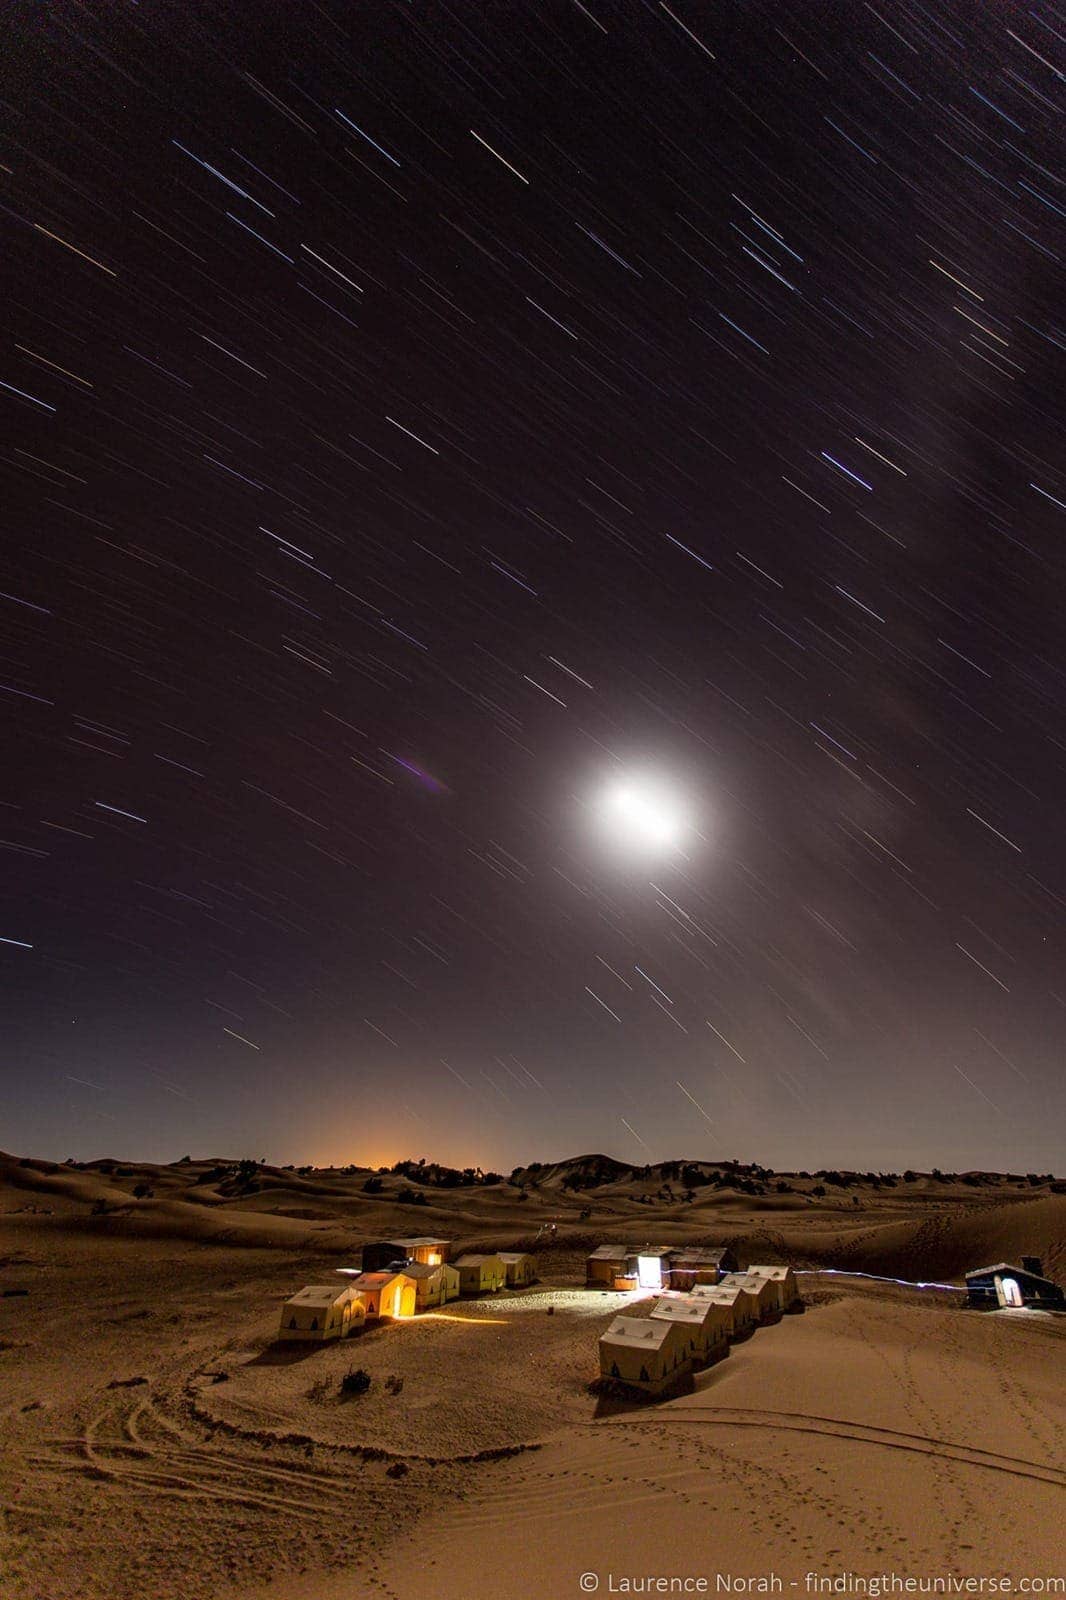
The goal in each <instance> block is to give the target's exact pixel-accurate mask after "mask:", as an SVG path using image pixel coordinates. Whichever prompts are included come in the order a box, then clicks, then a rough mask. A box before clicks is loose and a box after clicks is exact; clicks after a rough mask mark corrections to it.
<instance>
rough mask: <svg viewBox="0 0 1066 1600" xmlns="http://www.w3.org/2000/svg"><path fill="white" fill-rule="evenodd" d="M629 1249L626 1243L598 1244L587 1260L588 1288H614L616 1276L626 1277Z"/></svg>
mask: <svg viewBox="0 0 1066 1600" xmlns="http://www.w3.org/2000/svg"><path fill="white" fill-rule="evenodd" d="M628 1256H629V1251H628V1250H627V1248H626V1246H625V1245H624V1244H601V1245H597V1247H596V1249H595V1250H593V1252H592V1254H591V1255H590V1256H589V1257H588V1259H587V1260H586V1262H585V1287H586V1288H587V1289H613V1288H614V1286H615V1279H616V1278H624V1277H625V1271H626V1261H627V1259H628Z"/></svg>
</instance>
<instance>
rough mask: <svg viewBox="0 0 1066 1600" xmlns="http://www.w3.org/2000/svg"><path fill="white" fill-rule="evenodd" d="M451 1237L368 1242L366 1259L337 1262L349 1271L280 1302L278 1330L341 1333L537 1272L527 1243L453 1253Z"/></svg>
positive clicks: (305, 1337) (294, 1337)
mask: <svg viewBox="0 0 1066 1600" xmlns="http://www.w3.org/2000/svg"><path fill="white" fill-rule="evenodd" d="M450 1254H451V1241H450V1240H448V1239H428V1238H418V1239H389V1240H382V1241H378V1242H375V1243H373V1244H367V1245H364V1246H363V1264H362V1266H361V1267H338V1269H337V1271H338V1272H339V1273H340V1274H341V1275H342V1276H344V1277H348V1278H350V1279H351V1281H350V1282H349V1283H346V1284H344V1285H342V1286H338V1285H337V1284H335V1283H334V1284H310V1285H308V1286H307V1287H306V1288H304V1289H301V1290H300V1291H299V1292H298V1293H297V1294H294V1295H292V1296H291V1297H290V1298H289V1299H288V1300H286V1301H285V1302H284V1304H283V1305H282V1308H281V1318H280V1325H279V1328H278V1338H279V1340H283V1341H285V1342H290V1341H292V1342H307V1341H317V1342H321V1341H323V1340H328V1339H343V1338H346V1337H347V1336H348V1335H349V1334H351V1333H356V1332H358V1331H359V1329H360V1328H361V1327H362V1326H363V1324H364V1323H365V1322H367V1321H368V1320H371V1319H375V1318H381V1317H389V1318H397V1319H399V1318H405V1317H413V1316H416V1315H417V1314H418V1313H419V1312H420V1311H432V1310H434V1309H435V1308H436V1307H438V1306H443V1305H446V1304H447V1303H448V1301H450V1300H457V1299H458V1298H459V1297H460V1295H480V1294H494V1293H495V1292H496V1291H497V1290H499V1289H504V1288H508V1289H521V1288H525V1287H526V1286H527V1285H528V1284H530V1283H533V1282H534V1281H535V1280H536V1276H537V1261H536V1257H535V1256H532V1255H530V1254H529V1253H528V1252H527V1251H525V1250H501V1251H497V1252H495V1253H493V1254H471V1255H463V1256H459V1257H458V1258H457V1260H455V1261H454V1262H453V1261H450V1260H449V1259H448V1258H449V1256H450Z"/></svg>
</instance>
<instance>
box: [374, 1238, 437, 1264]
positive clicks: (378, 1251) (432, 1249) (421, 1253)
mask: <svg viewBox="0 0 1066 1600" xmlns="http://www.w3.org/2000/svg"><path fill="white" fill-rule="evenodd" d="M451 1248H452V1244H451V1240H450V1239H429V1238H417V1239H375V1240H373V1241H368V1242H367V1243H366V1244H364V1246H363V1257H362V1260H363V1271H364V1272H384V1271H385V1269H386V1268H387V1267H391V1266H392V1264H393V1262H395V1261H419V1262H421V1263H422V1265H423V1266H427V1267H438V1266H440V1264H441V1262H442V1261H447V1260H448V1257H449V1256H450V1255H451Z"/></svg>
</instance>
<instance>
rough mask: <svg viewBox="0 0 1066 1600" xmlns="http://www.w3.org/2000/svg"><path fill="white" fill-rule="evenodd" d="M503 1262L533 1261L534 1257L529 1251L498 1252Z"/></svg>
mask: <svg viewBox="0 0 1066 1600" xmlns="http://www.w3.org/2000/svg"><path fill="white" fill-rule="evenodd" d="M497 1254H498V1255H499V1258H500V1260H501V1261H532V1260H533V1256H532V1253H531V1252H530V1251H529V1250H500V1251H498V1252H497Z"/></svg>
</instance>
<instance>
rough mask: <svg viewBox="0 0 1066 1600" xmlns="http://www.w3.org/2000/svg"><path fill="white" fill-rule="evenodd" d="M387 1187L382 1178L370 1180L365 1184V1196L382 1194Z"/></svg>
mask: <svg viewBox="0 0 1066 1600" xmlns="http://www.w3.org/2000/svg"><path fill="white" fill-rule="evenodd" d="M384 1187H385V1185H384V1184H383V1183H382V1181H381V1179H380V1178H368V1179H367V1180H366V1182H365V1183H364V1184H363V1193H364V1194H380V1193H381V1191H382V1189H384Z"/></svg>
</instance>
